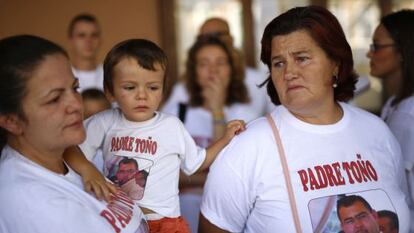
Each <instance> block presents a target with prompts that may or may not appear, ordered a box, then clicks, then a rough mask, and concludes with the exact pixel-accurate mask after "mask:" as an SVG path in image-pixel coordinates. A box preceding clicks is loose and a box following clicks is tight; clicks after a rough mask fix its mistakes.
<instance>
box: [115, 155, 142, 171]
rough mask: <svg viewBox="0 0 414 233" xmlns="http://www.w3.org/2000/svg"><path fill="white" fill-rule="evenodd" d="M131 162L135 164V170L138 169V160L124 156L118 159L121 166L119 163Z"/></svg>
mask: <svg viewBox="0 0 414 233" xmlns="http://www.w3.org/2000/svg"><path fill="white" fill-rule="evenodd" d="M130 163H133V164H134V165H135V167H136V168H137V170H138V169H139V167H138V162H137V161H136V160H135V159H133V158H128V157H124V158H123V159H122V160H121V161H119V164H118V165H119V166H121V164H130Z"/></svg>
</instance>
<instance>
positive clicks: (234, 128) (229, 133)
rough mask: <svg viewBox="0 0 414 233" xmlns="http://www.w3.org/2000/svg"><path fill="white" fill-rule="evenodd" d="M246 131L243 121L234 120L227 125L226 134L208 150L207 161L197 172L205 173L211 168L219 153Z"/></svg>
mask: <svg viewBox="0 0 414 233" xmlns="http://www.w3.org/2000/svg"><path fill="white" fill-rule="evenodd" d="M244 129H245V124H244V121H242V120H233V121H230V122H229V123H227V127H226V132H225V133H224V135H223V137H221V138H220V139H219V140H217V141H215V142H214V143H213V144H211V145H210V146H209V147H208V148H207V152H206V159H205V160H204V162H203V164H201V166H200V168H199V169H198V170H197V172H200V171H203V170H205V169H207V168H209V167H210V165H211V164H212V163H213V161H214V160H215V159H216V157H217V155H218V153H219V152H220V151H221V150H222V149H223V148H224V147H225V146H226V145H227V144H228V143H229V142H230V141H231V139H233V137H234V136H235V135H237V134H239V133H240V132H241V131H243V130H244Z"/></svg>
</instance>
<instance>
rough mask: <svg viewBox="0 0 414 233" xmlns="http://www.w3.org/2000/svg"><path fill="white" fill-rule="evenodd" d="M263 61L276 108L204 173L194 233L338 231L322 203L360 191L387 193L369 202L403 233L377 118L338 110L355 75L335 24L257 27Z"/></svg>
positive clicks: (302, 14) (315, 21) (395, 177)
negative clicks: (386, 207)
mask: <svg viewBox="0 0 414 233" xmlns="http://www.w3.org/2000/svg"><path fill="white" fill-rule="evenodd" d="M261 60H262V61H263V63H264V64H266V65H267V67H268V68H269V71H270V77H269V78H268V79H267V81H266V83H267V90H268V94H269V96H270V97H271V99H272V101H273V103H275V104H277V105H278V106H277V107H276V109H275V110H274V111H273V112H272V113H271V114H270V115H268V116H267V117H266V118H259V119H257V120H255V121H254V122H252V123H250V124H249V125H248V127H247V130H246V131H245V132H243V133H242V134H240V135H239V136H238V137H236V138H234V139H233V141H232V142H231V143H230V144H229V145H228V146H227V147H226V148H225V149H224V150H223V151H222V153H221V154H220V155H219V156H218V157H217V160H216V162H215V163H214V164H213V165H212V166H211V167H210V171H209V174H208V178H207V181H206V184H205V186H204V195H203V200H202V204H201V217H200V232H208V233H214V232H261V233H265V232H324V231H325V232H338V231H339V230H340V228H339V227H340V226H339V225H338V223H336V224H337V225H336V228H335V227H334V226H333V222H330V221H331V220H332V221H338V220H337V219H336V216H335V214H334V212H333V211H334V208H332V205H331V203H332V202H331V201H330V200H331V199H334V197H336V196H337V195H341V194H347V193H354V192H365V191H368V190H370V191H373V190H375V191H376V192H378V193H385V194H384V195H376V196H374V198H372V200H371V199H370V200H369V201H370V203H388V202H390V203H391V204H392V205H391V206H393V207H394V208H395V212H396V213H397V214H398V217H399V221H400V225H401V226H404V229H401V232H408V226H409V212H408V208H407V204H406V201H405V199H404V193H403V189H404V188H405V185H406V183H405V178H404V175H403V172H402V160H401V154H400V149H399V146H398V142H397V141H396V140H395V138H394V137H393V136H392V134H391V132H390V131H389V129H388V128H387V126H386V125H385V124H384V123H383V122H382V121H381V119H379V118H377V117H376V116H374V115H372V114H370V113H368V112H365V111H363V110H361V109H358V108H356V107H353V106H351V105H349V104H346V103H345V102H344V101H347V100H349V99H350V98H352V97H353V94H354V93H353V92H354V87H355V82H356V79H357V78H356V77H357V76H356V74H355V73H354V71H353V60H352V52H351V48H350V46H349V44H348V42H347V41H346V38H345V35H344V33H343V30H342V28H341V26H340V24H339V22H338V20H337V19H336V17H335V16H334V15H333V14H332V13H330V12H329V11H328V10H326V9H325V8H322V7H317V6H308V7H297V8H293V9H291V10H289V11H287V12H285V13H283V14H281V15H279V16H278V17H276V18H275V19H273V20H272V21H271V22H270V23H269V24H268V25H267V26H266V28H265V31H264V33H263V37H262V51H261ZM320 200H322V201H320ZM324 200H326V201H324ZM315 202H317V203H321V204H320V205H314V203H315ZM331 216H335V217H333V218H331Z"/></svg>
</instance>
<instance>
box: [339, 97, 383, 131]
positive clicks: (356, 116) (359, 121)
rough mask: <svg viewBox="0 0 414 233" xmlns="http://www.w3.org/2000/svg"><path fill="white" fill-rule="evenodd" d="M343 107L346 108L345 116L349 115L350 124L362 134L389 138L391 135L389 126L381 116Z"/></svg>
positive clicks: (349, 106) (352, 107)
mask: <svg viewBox="0 0 414 233" xmlns="http://www.w3.org/2000/svg"><path fill="white" fill-rule="evenodd" d="M342 106H343V107H344V111H345V114H348V118H349V119H350V124H351V125H352V126H355V127H356V128H357V129H358V130H359V131H360V132H362V133H367V134H376V135H383V136H386V137H387V138H388V137H389V135H391V131H390V129H389V128H388V126H387V124H386V123H385V122H384V120H382V119H381V118H380V117H379V116H377V115H375V114H373V113H371V112H368V111H366V110H364V109H361V108H359V107H355V106H352V105H349V104H342Z"/></svg>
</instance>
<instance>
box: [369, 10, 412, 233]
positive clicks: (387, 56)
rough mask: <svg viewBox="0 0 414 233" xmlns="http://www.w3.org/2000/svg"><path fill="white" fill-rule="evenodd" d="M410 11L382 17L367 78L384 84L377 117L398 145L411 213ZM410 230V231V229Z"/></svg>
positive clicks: (372, 48)
mask: <svg viewBox="0 0 414 233" xmlns="http://www.w3.org/2000/svg"><path fill="white" fill-rule="evenodd" d="M413 25H414V10H401V11H398V12H395V13H391V14H389V15H386V16H384V17H382V19H381V23H380V24H379V25H378V27H377V28H376V29H375V32H374V36H373V43H372V45H371V47H370V50H369V51H368V53H367V56H368V58H369V59H370V65H371V75H372V76H375V77H378V78H380V79H381V80H383V83H384V90H386V95H387V96H390V98H389V99H388V100H387V102H386V103H385V105H384V107H383V109H382V112H381V118H382V119H384V120H385V122H386V123H387V125H388V126H389V127H390V129H391V131H392V132H393V133H394V135H395V137H396V138H397V140H398V142H399V143H400V145H401V150H402V155H403V159H404V164H405V170H406V174H407V181H408V187H409V189H408V193H407V195H408V196H409V197H410V199H411V208H410V209H411V214H412V215H413V214H414V205H413V204H414V156H413V155H414V143H413V142H414V96H413V94H414V43H413V42H414V32H413V29H412V26H413ZM412 231H414V226H413V229H412Z"/></svg>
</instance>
